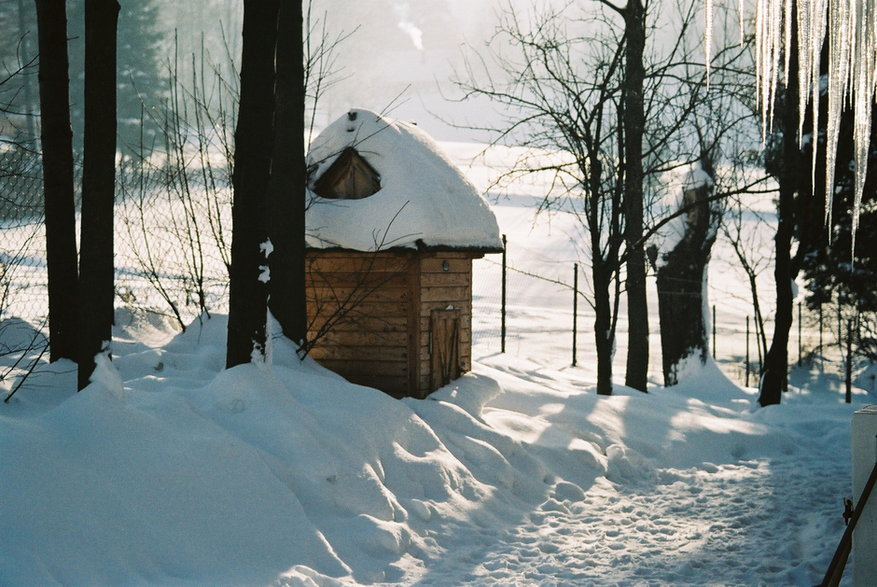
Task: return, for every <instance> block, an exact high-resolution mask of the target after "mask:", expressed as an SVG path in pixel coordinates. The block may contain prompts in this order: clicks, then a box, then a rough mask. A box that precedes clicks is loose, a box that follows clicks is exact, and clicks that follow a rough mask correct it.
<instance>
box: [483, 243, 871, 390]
mask: <svg viewBox="0 0 877 587" xmlns="http://www.w3.org/2000/svg"><path fill="white" fill-rule="evenodd" d="M516 251H519V252H517V253H516ZM587 283H588V279H587V275H586V274H585V267H584V266H582V265H581V264H580V263H579V262H578V261H574V260H561V261H556V260H551V259H548V258H545V257H543V256H538V257H537V258H536V259H534V258H533V255H532V253H531V252H530V251H528V250H526V246H524V244H523V243H511V244H510V246H509V247H507V251H506V253H505V254H504V255H503V256H502V258H501V259H499V258H485V259H482V260H480V261H476V264H475V275H474V282H473V312H472V313H473V343H474V345H475V351H474V357H475V358H476V359H477V358H479V357H487V356H490V355H494V354H498V353H502V352H510V353H513V354H516V355H519V356H522V357H532V356H540V357H551V361H552V366H554V367H562V366H577V365H579V366H587V365H589V364H590V365H596V351H595V344H594V341H593V327H592V324H593V320H594V311H593V308H592V307H591V305H590V303H589V295H588V292H587V291H586V289H587ZM649 286H650V288H651V291H656V285H655V281H654V279H653V278H650V279H649ZM580 287H583V288H584V289H585V291H583V289H580ZM654 297H656V296H654ZM718 297H721V296H718ZM559 300H564V301H565V305H561V306H559V305H558V301H559ZM726 301H727V300H726ZM656 303H657V302H656V300H655V299H652V300H651V307H650V315H651V316H653V317H656V316H657V314H658V312H657V307H656V305H655V304H656ZM738 305H739V304H738ZM707 313H708V317H707V319H706V320H705V323H707V324H709V332H708V333H707V337H708V341H709V346H710V352H711V354H712V357H713V359H714V360H715V361H716V363H717V364H718V365H719V366H720V367H721V369H722V370H723V371H724V372H725V374H726V375H727V376H728V377H729V378H731V379H732V380H733V381H735V382H736V383H738V384H740V385H743V386H746V387H750V386H757V384H758V380H759V376H760V373H761V371H762V368H763V364H764V355H765V354H766V349H765V343H766V344H767V345H769V344H770V342H771V336H772V333H771V332H770V331H769V330H770V328H772V321H771V320H766V321H765V322H766V324H764V325H759V324H757V323H756V321H755V319H754V317H753V316H752V315H745V314H744V315H740V312H739V311H738V310H737V309H736V308H733V309H732V308H723V307H722V304H721V302H719V303H716V304H711V305H710V306H709V307H708V309H707ZM653 323H657V319H656V318H655V319H654V320H653ZM761 329H765V330H767V332H762V331H761ZM857 329H858V326H857V325H856V321H855V320H853V319H851V318H850V317H849V316H847V315H846V314H845V313H844V311H843V310H842V309H841V308H839V307H838V306H836V305H826V306H825V307H820V308H817V309H809V308H807V306H806V305H805V304H803V303H800V302H798V303H796V304H795V306H794V312H793V324H792V328H791V330H790V332H789V344H788V347H787V348H788V358H789V367H790V369H794V368H795V367H802V368H804V370H809V369H814V370H818V371H820V372H823V373H828V374H831V375H835V376H837V377H839V378H841V381H842V383H845V384H846V389H847V393H849V391H848V390H849V384H850V379H851V373H850V370H851V369H852V367H853V365H854V363H855V361H856V355H855V353H856V349H855V341H856V340H857V339H858V336H859V335H858V332H857ZM626 340H627V322H626V318H625V308H624V300H623V293H622V300H621V307H620V311H619V320H618V328H617V331H616V347H617V348H620V349H624V348H626V347H627V345H626ZM650 354H651V361H650V363H651V365H652V369H651V378H652V380H653V381H655V382H658V383H659V382H661V381H663V376H662V374H661V372H660V365H661V346H660V328H659V326H658V325H657V324H653V325H652V327H651V329H650ZM625 360H626V357H625V356H624V353H619V352H616V353H615V356H614V361H613V371H614V372H615V373H616V375H618V374H623V369H624V367H625V365H624V361H625ZM874 379H877V378H871V380H866V381H860V382H858V383H859V385H860V386H865V387H866V388H867V390H868V391H871V392H874V393H877V381H875V380H874Z"/></svg>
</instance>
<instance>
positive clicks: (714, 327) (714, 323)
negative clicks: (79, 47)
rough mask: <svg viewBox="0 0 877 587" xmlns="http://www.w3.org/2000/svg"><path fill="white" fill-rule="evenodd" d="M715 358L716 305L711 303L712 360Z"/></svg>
mask: <svg viewBox="0 0 877 587" xmlns="http://www.w3.org/2000/svg"><path fill="white" fill-rule="evenodd" d="M715 360H716V305H715V304H713V361H715Z"/></svg>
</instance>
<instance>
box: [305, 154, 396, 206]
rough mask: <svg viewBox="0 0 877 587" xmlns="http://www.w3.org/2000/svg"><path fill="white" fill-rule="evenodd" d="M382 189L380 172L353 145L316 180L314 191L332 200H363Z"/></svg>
mask: <svg viewBox="0 0 877 587" xmlns="http://www.w3.org/2000/svg"><path fill="white" fill-rule="evenodd" d="M380 189H381V176H380V174H379V173H378V172H377V171H375V169H374V167H372V166H371V165H369V163H368V161H366V160H365V159H363V157H362V155H360V154H359V153H358V152H357V150H356V149H354V148H353V147H347V148H346V149H344V151H342V152H341V154H340V155H339V156H338V158H337V159H336V160H335V162H334V163H332V165H331V166H329V169H327V170H326V171H325V172H324V173H323V174H322V175H320V177H318V178H317V181H315V182H314V192H316V194H317V195H319V196H322V197H324V198H329V199H331V200H361V199H362V198H367V197H369V196H371V195H373V194H375V193H377V192H378V190H380Z"/></svg>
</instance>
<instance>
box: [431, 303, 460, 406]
mask: <svg viewBox="0 0 877 587" xmlns="http://www.w3.org/2000/svg"><path fill="white" fill-rule="evenodd" d="M429 322H430V325H429V340H430V383H431V384H432V385H431V386H430V387H431V389H438V388H439V387H441V386H443V385H447V384H448V383H450V382H451V381H453V380H454V379H456V378H458V377H459V376H460V372H461V371H462V369H461V368H460V310H459V309H458V308H448V309H445V310H432V312H430V320H429Z"/></svg>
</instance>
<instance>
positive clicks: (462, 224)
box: [307, 109, 502, 252]
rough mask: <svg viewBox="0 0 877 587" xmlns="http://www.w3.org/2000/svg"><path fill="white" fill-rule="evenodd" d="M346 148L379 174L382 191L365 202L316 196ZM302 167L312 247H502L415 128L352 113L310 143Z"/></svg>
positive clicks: (461, 180) (474, 201)
mask: <svg viewBox="0 0 877 587" xmlns="http://www.w3.org/2000/svg"><path fill="white" fill-rule="evenodd" d="M350 147H352V148H353V149H355V150H356V152H357V153H358V154H359V155H360V156H361V157H362V158H363V159H364V160H365V161H366V162H367V163H368V164H369V165H370V166H371V167H372V168H374V170H375V171H376V172H377V173H378V175H379V176H380V189H379V190H378V191H377V192H376V193H374V194H373V195H370V196H368V197H365V198H362V199H351V200H346V199H330V198H324V197H321V196H320V195H317V194H316V193H315V192H314V187H315V183H316V181H317V180H318V179H319V178H320V177H321V176H322V175H323V174H324V173H325V172H326V171H327V170H328V169H330V168H331V167H332V164H333V163H334V162H335V161H336V160H337V159H338V157H339V156H340V155H341V153H342V152H344V151H345V149H348V148H350ZM307 162H308V169H309V170H310V176H309V181H308V184H309V194H308V197H309V205H308V211H307V245H308V246H309V247H311V248H319V249H327V248H345V249H352V250H357V251H375V250H383V249H390V248H398V247H404V248H421V249H422V248H426V249H462V250H476V251H482V252H498V251H501V250H502V242H501V240H500V236H499V228H498V226H497V223H496V217H495V216H494V215H493V212H492V211H491V210H490V208H489V207H488V205H487V202H486V201H485V200H484V198H483V197H481V195H480V194H479V193H478V191H477V190H476V189H475V186H473V185H472V183H470V182H469V180H467V179H466V177H465V176H464V175H463V173H462V172H461V171H460V170H459V169H458V168H457V166H456V165H454V164H453V163H452V162H451V161H450V160H449V159H448V158H447V157H446V156H445V155H444V154H442V152H441V150H440V149H439V147H438V145H437V144H436V143H435V142H434V141H433V140H432V139H431V138H430V137H429V136H428V135H427V134H426V133H424V132H423V131H421V130H420V129H419V128H417V126H416V125H413V124H408V123H405V122H399V121H395V120H389V119H386V118H384V117H382V116H380V115H378V114H376V113H374V112H370V111H368V110H359V109H356V110H351V111H350V112H349V113H347V114H345V115H344V116H342V117H341V118H339V119H338V120H336V121H335V122H333V123H332V124H330V125H329V126H328V127H326V129H325V130H324V131H323V132H321V133H320V134H319V136H317V138H316V139H314V141H313V143H312V144H311V147H310V151H309V152H308V157H307Z"/></svg>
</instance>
